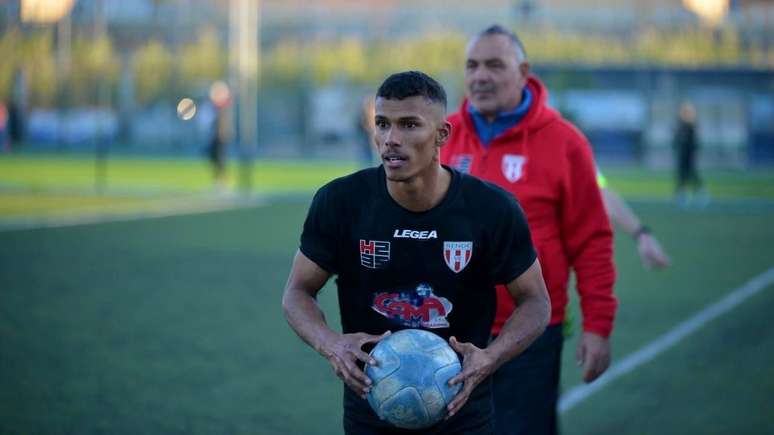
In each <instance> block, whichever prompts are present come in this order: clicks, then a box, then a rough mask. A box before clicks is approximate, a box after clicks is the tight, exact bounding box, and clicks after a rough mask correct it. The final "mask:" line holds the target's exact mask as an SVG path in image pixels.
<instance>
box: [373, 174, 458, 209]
mask: <svg viewBox="0 0 774 435" xmlns="http://www.w3.org/2000/svg"><path fill="white" fill-rule="evenodd" d="M450 184H451V172H449V171H447V170H446V169H444V168H443V167H442V166H441V165H440V164H439V165H437V166H435V167H433V168H430V169H429V170H428V171H427V174H420V175H418V176H417V177H414V178H413V179H411V180H409V181H390V180H387V192H388V193H389V194H390V196H391V197H392V199H394V200H395V202H397V203H398V204H400V206H401V207H403V208H405V209H407V210H410V211H413V212H423V211H427V210H430V209H431V208H433V207H435V206H436V205H438V204H439V203H440V202H441V201H442V200H443V198H444V196H446V192H447V191H448V190H449V185H450Z"/></svg>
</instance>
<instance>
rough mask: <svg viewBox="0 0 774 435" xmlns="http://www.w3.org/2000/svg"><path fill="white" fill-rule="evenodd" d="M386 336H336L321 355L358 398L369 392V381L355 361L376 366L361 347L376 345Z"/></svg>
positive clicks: (364, 334)
mask: <svg viewBox="0 0 774 435" xmlns="http://www.w3.org/2000/svg"><path fill="white" fill-rule="evenodd" d="M388 335H390V331H387V332H385V333H384V334H382V335H370V334H366V333H364V332H357V333H355V334H336V339H335V340H332V341H331V342H330V344H329V345H328V346H326V347H325V349H323V351H322V352H321V353H322V355H323V356H324V357H325V358H326V359H327V360H328V362H329V363H331V366H332V367H333V371H334V372H336V376H338V377H339V378H341V380H342V381H344V383H345V384H347V386H348V387H349V388H350V389H352V391H354V392H355V393H357V395H358V396H360V397H361V398H363V399H365V398H366V394H368V392H369V391H370V390H371V379H369V378H368V376H366V374H365V373H363V371H362V370H360V367H358V366H357V361H358V360H360V361H362V362H363V363H366V364H370V365H376V364H377V362H376V360H374V359H373V358H371V356H369V355H368V354H367V353H365V352H363V349H362V347H363V345H364V344H366V343H378V342H379V341H381V340H382V339H383V338H385V337H387V336H388Z"/></svg>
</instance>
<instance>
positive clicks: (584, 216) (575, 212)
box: [561, 129, 618, 337]
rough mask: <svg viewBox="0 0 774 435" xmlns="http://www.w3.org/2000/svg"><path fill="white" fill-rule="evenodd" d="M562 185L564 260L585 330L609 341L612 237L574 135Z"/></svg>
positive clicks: (586, 156) (588, 155)
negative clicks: (572, 273)
mask: <svg viewBox="0 0 774 435" xmlns="http://www.w3.org/2000/svg"><path fill="white" fill-rule="evenodd" d="M573 131H574V133H575V134H574V136H575V137H574V138H572V139H571V140H570V143H569V144H568V149H567V150H568V151H567V156H566V159H565V160H564V165H565V171H564V178H563V180H562V205H561V227H562V240H563V243H564V249H565V252H566V254H567V258H568V259H569V261H570V265H571V267H572V268H573V270H574V271H575V276H576V286H577V291H578V295H579V297H580V305H581V312H582V314H583V330H584V331H586V332H593V333H596V334H599V335H601V336H603V337H607V336H609V335H610V333H611V332H612V330H613V321H614V319H615V312H616V307H617V305H618V302H617V300H616V298H615V295H614V294H613V286H614V284H615V266H614V264H613V232H612V228H611V226H610V220H609V219H608V216H607V212H606V211H605V206H604V203H603V202H602V195H601V192H600V190H599V185H598V183H597V180H596V169H595V167H596V166H595V164H594V158H593V155H592V152H591V146H590V145H589V143H588V141H587V140H586V138H585V137H583V135H582V134H581V133H580V132H579V131H577V130H575V129H573Z"/></svg>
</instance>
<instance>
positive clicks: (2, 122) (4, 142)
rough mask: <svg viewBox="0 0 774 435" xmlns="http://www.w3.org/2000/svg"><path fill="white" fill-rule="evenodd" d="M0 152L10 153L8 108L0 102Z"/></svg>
mask: <svg viewBox="0 0 774 435" xmlns="http://www.w3.org/2000/svg"><path fill="white" fill-rule="evenodd" d="M0 151H10V147H9V146H8V108H6V107H5V103H3V102H2V101H0Z"/></svg>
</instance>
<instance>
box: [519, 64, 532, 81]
mask: <svg viewBox="0 0 774 435" xmlns="http://www.w3.org/2000/svg"><path fill="white" fill-rule="evenodd" d="M529 71H530V65H529V62H526V61H525V62H522V63H520V64H519V72H520V73H521V76H522V77H524V78H526V77H527V76H528V75H529Z"/></svg>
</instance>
